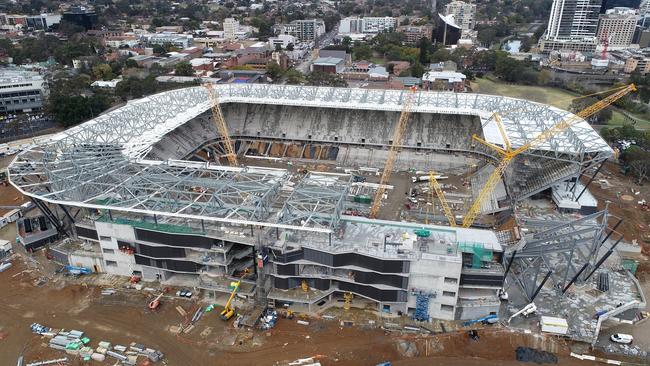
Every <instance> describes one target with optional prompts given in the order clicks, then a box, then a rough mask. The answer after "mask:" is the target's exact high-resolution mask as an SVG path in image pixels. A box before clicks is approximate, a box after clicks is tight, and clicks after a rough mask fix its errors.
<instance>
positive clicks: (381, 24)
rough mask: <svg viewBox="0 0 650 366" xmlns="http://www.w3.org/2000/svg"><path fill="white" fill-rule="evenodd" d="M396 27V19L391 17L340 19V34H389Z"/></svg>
mask: <svg viewBox="0 0 650 366" xmlns="http://www.w3.org/2000/svg"><path fill="white" fill-rule="evenodd" d="M396 26H397V19H396V18H392V17H365V18H357V17H347V18H344V19H341V23H340V24H339V33H340V34H355V33H381V32H390V31H393V30H394V29H395V27H396Z"/></svg>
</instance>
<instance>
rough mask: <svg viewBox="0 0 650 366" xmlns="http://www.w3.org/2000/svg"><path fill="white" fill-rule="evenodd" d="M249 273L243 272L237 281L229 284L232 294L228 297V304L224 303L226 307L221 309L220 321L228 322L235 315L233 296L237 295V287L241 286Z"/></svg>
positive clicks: (247, 271)
mask: <svg viewBox="0 0 650 366" xmlns="http://www.w3.org/2000/svg"><path fill="white" fill-rule="evenodd" d="M248 273H249V270H248V269H246V270H245V271H244V274H243V275H242V276H241V277H240V278H239V280H238V281H236V282H231V283H230V287H232V292H231V293H230V297H229V298H228V302H226V305H225V306H224V307H223V310H221V314H220V316H221V319H222V320H224V321H227V320H230V318H232V316H233V315H235V308H234V307H233V306H232V300H233V299H234V298H235V294H237V291H239V286H241V281H242V280H243V279H244V277H246V276H247V275H248Z"/></svg>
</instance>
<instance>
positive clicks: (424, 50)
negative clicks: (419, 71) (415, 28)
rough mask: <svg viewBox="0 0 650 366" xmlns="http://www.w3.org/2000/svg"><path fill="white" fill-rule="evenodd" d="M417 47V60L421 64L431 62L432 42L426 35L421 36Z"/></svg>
mask: <svg viewBox="0 0 650 366" xmlns="http://www.w3.org/2000/svg"><path fill="white" fill-rule="evenodd" d="M418 48H419V49H420V57H419V61H420V63H421V64H423V65H426V64H428V63H429V62H431V53H432V50H433V44H432V43H431V41H430V40H429V38H427V37H422V38H421V39H420V42H418Z"/></svg>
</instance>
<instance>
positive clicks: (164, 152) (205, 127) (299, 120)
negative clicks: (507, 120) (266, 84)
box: [150, 104, 482, 159]
mask: <svg viewBox="0 0 650 366" xmlns="http://www.w3.org/2000/svg"><path fill="white" fill-rule="evenodd" d="M222 110H223V112H224V117H225V119H226V121H227V123H228V129H229V131H230V134H231V135H234V136H255V137H256V136H259V137H272V138H283V139H288V140H290V139H309V138H310V137H309V136H310V135H311V139H313V140H319V141H330V142H334V141H338V142H343V143H366V144H380V145H388V144H389V142H390V140H391V139H392V135H393V130H394V127H395V124H396V123H397V121H398V119H399V113H398V112H386V111H371V110H346V109H332V108H307V107H291V106H281V105H253V104H226V105H223V106H222ZM474 133H477V134H478V135H481V136H482V129H481V125H480V120H479V118H478V117H474V116H461V115H444V114H428V113H413V114H412V115H411V119H410V122H409V124H408V128H407V129H406V131H405V133H404V141H403V144H404V145H408V146H413V147H418V146H419V147H422V148H441V149H446V148H449V149H470V148H471V146H472V144H473V143H472V138H471V136H472V134H474ZM217 136H218V133H217V130H216V127H215V125H214V123H213V122H212V116H211V114H210V113H205V114H203V115H202V116H199V117H197V118H195V119H193V120H191V121H189V122H188V123H186V124H185V125H183V126H180V127H178V128H177V129H176V130H174V131H172V132H171V133H169V134H167V135H166V136H165V137H163V139H162V140H161V141H160V142H158V143H157V144H155V145H154V147H153V150H152V153H151V154H150V156H151V157H154V158H160V159H167V158H170V157H173V158H181V157H183V156H185V155H187V154H189V153H190V152H191V151H192V150H193V149H194V148H196V147H198V146H199V145H201V144H202V143H203V142H206V141H210V140H214V139H216V138H217Z"/></svg>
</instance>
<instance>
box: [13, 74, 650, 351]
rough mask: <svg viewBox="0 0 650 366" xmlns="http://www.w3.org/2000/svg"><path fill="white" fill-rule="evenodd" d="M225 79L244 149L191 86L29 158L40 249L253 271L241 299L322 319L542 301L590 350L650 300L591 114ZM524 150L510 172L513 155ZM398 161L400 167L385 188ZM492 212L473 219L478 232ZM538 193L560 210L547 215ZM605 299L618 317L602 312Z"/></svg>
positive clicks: (181, 272) (92, 262) (134, 263)
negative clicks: (606, 190)
mask: <svg viewBox="0 0 650 366" xmlns="http://www.w3.org/2000/svg"><path fill="white" fill-rule="evenodd" d="M213 88H214V91H215V93H217V94H218V96H219V99H220V109H221V111H222V112H223V119H224V120H225V121H226V123H227V130H228V131H229V136H228V138H229V140H231V141H232V142H231V141H224V138H223V133H222V131H220V129H219V124H218V123H215V122H216V121H215V117H214V113H212V112H213V111H212V110H211V107H214V105H212V103H211V99H210V98H209V90H206V88H204V87H192V88H185V89H178V90H172V91H167V92H164V93H160V94H156V95H153V96H150V97H147V98H143V99H140V100H136V101H132V102H129V103H128V104H126V105H125V106H123V107H121V108H118V109H115V110H113V111H111V112H108V113H106V114H104V115H101V116H99V117H97V118H95V119H93V120H91V121H88V122H86V123H83V124H81V125H79V126H77V127H74V128H71V129H69V130H67V131H64V132H61V133H60V134H58V135H56V136H54V137H53V138H52V139H50V140H48V141H46V142H43V143H39V144H35V145H33V146H31V147H30V148H28V149H26V150H24V151H22V152H21V153H20V154H19V155H18V156H17V157H16V159H15V160H14V161H13V162H12V164H11V165H10V167H9V179H10V181H11V183H12V184H13V185H14V186H15V187H16V188H17V189H18V190H20V191H21V192H22V193H23V194H25V195H27V196H29V197H30V198H31V199H32V200H33V201H34V203H35V204H36V206H38V207H39V208H40V209H41V211H42V213H43V216H44V217H45V218H46V219H47V222H45V223H43V222H41V225H40V229H45V230H41V232H40V234H41V235H40V236H39V235H33V231H34V230H37V229H38V228H34V227H33V226H39V225H34V224H33V223H31V222H30V221H29V220H26V222H27V223H28V224H23V226H22V227H21V226H20V225H21V224H20V223H19V228H20V235H21V236H22V242H23V244H25V245H30V248H33V249H36V248H38V247H39V246H43V245H45V244H46V243H48V242H50V241H52V240H51V239H50V237H55V238H57V239H63V238H66V237H67V239H66V240H65V242H66V243H67V244H66V246H65V247H66V248H70V247H71V243H72V242H74V243H79V245H78V247H77V249H75V250H64V248H59V249H57V247H52V248H51V250H52V252H53V253H54V255H55V257H56V259H57V260H58V261H60V262H64V263H67V264H71V265H81V266H86V267H90V268H93V269H94V270H95V271H98V272H106V273H111V274H118V275H124V276H131V275H133V274H135V275H140V276H142V278H143V279H144V280H147V281H160V282H162V283H165V284H169V285H178V286H188V287H194V288H198V289H202V290H204V291H205V293H206V294H207V295H208V296H211V297H214V298H219V297H220V296H224V294H227V293H229V292H230V291H231V288H230V283H231V281H233V280H234V279H237V278H240V277H241V276H242V274H243V273H251V275H250V276H247V277H246V278H244V279H243V280H242V284H241V287H240V289H239V294H240V295H241V296H244V297H247V298H249V299H250V301H256V302H258V303H261V304H267V303H271V304H274V305H276V306H281V305H283V304H290V305H291V306H292V308H294V309H297V310H303V311H311V312H317V311H318V310H319V309H320V308H322V307H326V306H330V305H331V304H337V303H343V302H345V303H349V301H350V300H349V299H350V298H351V297H354V299H356V301H359V302H363V303H364V304H365V306H370V307H372V308H373V309H375V310H377V311H381V312H384V313H391V314H395V315H397V314H402V315H408V316H410V317H413V318H415V319H417V320H422V321H426V320H429V319H447V320H454V319H475V318H479V317H482V316H485V315H489V314H498V315H500V316H505V317H507V316H509V314H511V313H512V312H514V311H516V310H518V309H519V308H521V307H523V306H525V305H526V304H528V303H529V302H532V301H535V302H536V303H537V304H538V308H539V309H540V310H539V312H540V313H542V315H551V316H561V317H565V318H571V319H573V320H574V321H573V322H572V324H570V335H571V336H572V337H574V338H576V339H583V340H591V339H592V338H593V337H594V336H595V335H597V333H598V329H599V327H600V326H601V323H603V322H605V321H606V320H607V319H616V318H617V316H620V314H622V313H624V312H625V311H628V310H630V309H637V308H642V307H643V306H645V298H644V297H643V294H642V292H641V290H640V287H639V286H638V283H637V282H636V280H635V279H634V278H633V276H631V275H630V274H629V272H626V271H619V269H620V268H621V264H620V260H619V259H618V258H617V257H616V255H614V256H612V255H611V254H612V253H613V252H614V251H615V250H614V247H615V246H617V245H618V244H619V242H620V238H621V235H620V234H618V233H616V231H615V230H616V227H615V226H616V223H617V222H618V221H619V219H617V218H613V217H612V216H611V214H610V213H609V212H608V211H607V208H606V207H605V209H604V210H603V209H602V207H601V209H599V208H598V205H597V201H596V199H595V198H594V197H593V196H592V195H591V194H590V192H589V189H588V186H589V184H590V183H591V181H592V180H593V177H595V175H596V173H597V172H598V170H599V169H600V168H599V167H600V166H601V164H603V163H604V162H605V161H606V160H607V159H609V158H611V157H612V156H613V154H614V152H613V151H612V149H611V148H610V147H609V146H608V144H607V143H606V142H605V141H604V140H602V139H601V137H600V136H599V135H598V134H597V133H596V132H595V131H594V130H593V129H592V127H591V126H590V125H589V124H588V123H587V122H585V121H584V120H583V119H582V118H580V116H576V115H574V114H572V113H570V112H567V111H564V110H561V109H557V108H554V107H551V106H548V105H544V104H539V103H534V102H530V101H527V100H521V99H513V98H507V97H502V96H492V95H483V94H460V93H437V92H415V93H412V92H411V91H408V90H403V91H402V90H366V89H348V88H326V87H311V86H287V85H264V84H253V85H215V86H213ZM409 93H412V94H409ZM407 101H408V103H409V108H410V111H409V112H410V115H407V119H408V121H407V122H406V125H405V129H404V131H403V137H400V138H399V139H398V140H397V141H394V139H395V134H394V133H393V131H394V130H395V124H396V122H397V121H398V120H400V119H401V118H400V115H402V116H403V115H404V113H403V110H404V108H405V104H406V103H407ZM220 113H221V112H220ZM497 116H498V117H497ZM567 119H571V120H573V122H572V123H571V125H570V126H567V127H566V128H563V129H561V130H559V131H557V133H554V134H552V135H550V134H549V135H548V136H545V137H544V139H539V138H538V136H539V135H540V134H542V135H543V134H544V133H546V132H547V131H549V129H552V128H554V126H557V125H558V123H560V124H561V123H562V121H566V120H567ZM473 135H475V138H472V136H473ZM531 141H536V143H535V144H531ZM226 142H227V143H226ZM227 145H228V146H227ZM524 146H527V147H530V148H527V149H525V151H524V150H522V151H521V153H519V154H517V155H516V156H515V155H512V156H511V158H512V161H510V163H509V164H508V165H507V167H505V166H503V167H500V165H499V162H500V161H501V160H502V155H503V156H505V155H506V153H503V151H505V150H503V149H514V150H516V149H518V148H520V147H524ZM230 149H232V150H233V153H234V155H235V156H236V158H237V159H238V162H239V164H238V165H236V166H232V165H229V164H228V162H229V159H227V158H232V157H233V156H232V155H231V154H230V153H229V151H230ZM499 149H502V150H499ZM392 151H396V158H395V159H396V160H395V162H394V165H393V168H394V169H393V170H394V172H395V174H394V175H393V176H392V178H391V179H390V180H389V181H388V182H381V181H380V175H381V172H382V169H383V168H384V166H385V164H386V161H387V159H390V157H391V153H392ZM501 168H503V169H504V170H503V174H502V175H501V174H499V175H498V177H500V179H499V180H498V182H495V183H493V182H490V179H491V177H492V176H494V174H493V173H494V171H495V169H501ZM432 172H435V174H436V176H437V179H438V180H439V181H440V183H439V184H438V186H439V187H440V189H441V191H442V192H444V197H441V195H436V194H435V193H434V192H433V190H434V185H433V184H431V177H433V173H432ZM581 178H582V179H581ZM490 184H492V185H494V187H493V188H494V189H490V190H488V191H487V193H486V191H484V190H483V187H484V186H486V185H490ZM378 190H381V191H380V194H379V196H380V199H381V205H380V206H378V207H379V212H378V214H377V215H376V218H375V217H374V215H371V214H370V213H371V210H372V206H371V205H372V204H373V203H378V201H377V200H373V199H372V197H373V196H375V194H376V193H377V191H378ZM482 196H484V197H482ZM478 198H481V200H480V201H477V199H478ZM443 201H444V202H446V203H445V204H442V202H443ZM476 202H479V205H478V208H477V219H476V221H474V222H471V226H470V225H461V224H460V222H463V219H464V215H465V213H466V212H467V211H468V210H470V209H471V207H472V205H475V204H476ZM525 202H529V203H530V202H533V203H534V204H535V205H538V206H540V207H542V206H543V207H550V208H551V209H550V210H548V211H545V212H548V213H545V214H544V215H539V214H535V212H533V211H532V210H522V209H521V207H522V205H523V203H525ZM445 205H448V206H449V207H450V209H451V211H452V215H453V216H455V217H450V215H448V214H447V215H445V207H444V206H445ZM456 219H458V223H457V222H456ZM452 221H453V222H452ZM27 225H28V226H29V230H27ZM30 234H32V235H30ZM600 273H608V274H609V280H610V281H616V282H615V283H616V284H617V285H616V286H612V288H614V287H616V288H615V289H613V290H612V291H609V292H603V293H600V294H598V295H594V294H592V295H591V297H592V300H593V301H592V302H590V303H587V301H585V297H584V296H582V295H580V296H576V293H577V292H578V291H583V292H589V291H591V290H592V289H593V288H595V287H597V286H598V285H599V283H598V282H599V281H600V280H602V279H601V277H602V276H599V275H595V274H600ZM504 293H507V294H508V295H509V297H510V300H509V301H508V302H506V304H508V305H503V304H504V301H502V298H503V297H504V296H503V294H504ZM350 295H351V296H350ZM554 299H555V300H557V299H560V300H557V301H555V300H554ZM619 305H622V306H619ZM592 308H597V310H606V311H607V316H606V317H605V318H602V317H601V318H599V320H598V321H596V320H593V319H592V318H591V316H592V315H593V314H591V313H590V312H591V311H593V309H592ZM574 313H575V314H574Z"/></svg>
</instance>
